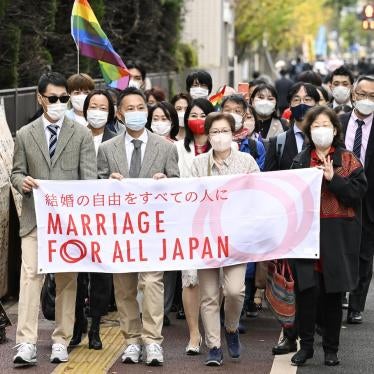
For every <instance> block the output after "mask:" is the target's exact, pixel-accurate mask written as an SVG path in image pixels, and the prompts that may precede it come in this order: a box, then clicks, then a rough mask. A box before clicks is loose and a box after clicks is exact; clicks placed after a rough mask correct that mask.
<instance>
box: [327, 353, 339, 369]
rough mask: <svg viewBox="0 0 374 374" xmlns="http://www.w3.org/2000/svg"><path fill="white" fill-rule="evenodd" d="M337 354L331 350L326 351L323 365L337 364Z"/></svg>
mask: <svg viewBox="0 0 374 374" xmlns="http://www.w3.org/2000/svg"><path fill="white" fill-rule="evenodd" d="M339 362H340V361H339V359H338V355H337V354H336V353H333V352H326V353H325V365H327V366H336V365H339Z"/></svg>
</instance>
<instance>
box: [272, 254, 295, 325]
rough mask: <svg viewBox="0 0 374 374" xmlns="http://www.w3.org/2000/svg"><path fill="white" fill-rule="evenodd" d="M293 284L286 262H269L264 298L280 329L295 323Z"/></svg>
mask: <svg viewBox="0 0 374 374" xmlns="http://www.w3.org/2000/svg"><path fill="white" fill-rule="evenodd" d="M294 289H295V282H294V279H293V275H292V271H291V268H290V265H289V264H288V261H287V260H274V261H269V264H268V273H267V281H266V290H265V298H266V301H267V304H268V306H269V309H270V310H271V311H272V313H273V314H274V316H275V318H276V319H277V320H278V321H279V322H280V324H281V325H282V327H284V328H290V327H292V326H293V325H294V323H295V312H296V307H295V291H294Z"/></svg>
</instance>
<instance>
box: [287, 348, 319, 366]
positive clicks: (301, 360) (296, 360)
mask: <svg viewBox="0 0 374 374" xmlns="http://www.w3.org/2000/svg"><path fill="white" fill-rule="evenodd" d="M313 354H314V351H313V350H311V351H309V350H306V349H300V350H299V351H297V353H295V354H294V355H293V356H292V358H291V365H293V366H301V365H304V364H305V362H306V360H307V359H308V358H312V357H313Z"/></svg>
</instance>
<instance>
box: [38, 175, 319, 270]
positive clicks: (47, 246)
mask: <svg viewBox="0 0 374 374" xmlns="http://www.w3.org/2000/svg"><path fill="white" fill-rule="evenodd" d="M321 181H322V172H321V171H320V170H317V169H315V168H313V169H301V170H290V171H281V172H271V173H255V174H249V175H234V176H222V177H204V178H188V179H185V178H180V179H178V178H174V179H163V180H158V181H156V180H153V179H124V180H122V181H121V182H119V181H116V180H92V181H40V187H39V188H38V189H36V190H34V197H35V208H36V215H37V225H38V250H39V253H38V261H39V272H40V273H56V272H109V273H124V272H140V271H165V270H185V269H201V268H209V267H221V266H228V265H233V264H238V263H246V262H253V261H264V260H270V259H276V258H314V259H316V258H319V224H320V194H321Z"/></svg>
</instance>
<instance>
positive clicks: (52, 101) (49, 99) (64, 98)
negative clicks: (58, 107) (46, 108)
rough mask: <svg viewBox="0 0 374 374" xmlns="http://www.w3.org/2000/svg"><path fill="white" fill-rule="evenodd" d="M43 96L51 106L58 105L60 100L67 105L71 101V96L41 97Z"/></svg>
mask: <svg viewBox="0 0 374 374" xmlns="http://www.w3.org/2000/svg"><path fill="white" fill-rule="evenodd" d="M41 96H43V97H45V98H46V99H47V100H48V101H49V103H50V104H55V103H57V101H58V100H60V103H63V104H66V103H67V102H68V101H69V99H70V96H69V95H62V96H44V95H41Z"/></svg>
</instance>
